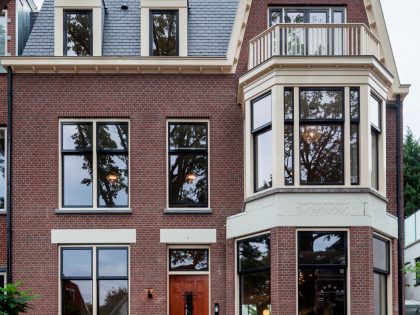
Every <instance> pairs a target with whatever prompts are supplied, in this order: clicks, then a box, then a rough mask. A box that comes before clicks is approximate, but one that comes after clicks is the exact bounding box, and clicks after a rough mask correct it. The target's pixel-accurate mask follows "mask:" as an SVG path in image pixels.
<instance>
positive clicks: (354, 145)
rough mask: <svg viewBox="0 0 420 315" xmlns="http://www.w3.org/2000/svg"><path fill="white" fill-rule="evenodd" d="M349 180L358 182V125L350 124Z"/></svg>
mask: <svg viewBox="0 0 420 315" xmlns="http://www.w3.org/2000/svg"><path fill="white" fill-rule="evenodd" d="M350 181H351V183H352V184H358V183H359V125H356V124H351V125H350Z"/></svg>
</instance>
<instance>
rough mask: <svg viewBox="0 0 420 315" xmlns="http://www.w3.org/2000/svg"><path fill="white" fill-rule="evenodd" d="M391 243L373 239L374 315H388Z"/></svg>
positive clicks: (377, 237)
mask: <svg viewBox="0 0 420 315" xmlns="http://www.w3.org/2000/svg"><path fill="white" fill-rule="evenodd" d="M389 257H390V255H389V241H387V240H385V239H383V238H381V237H379V236H376V235H375V236H374V237H373V295H374V315H387V314H388V307H387V294H388V293H387V291H388V290H387V286H388V285H387V283H388V275H389V273H390V259H389Z"/></svg>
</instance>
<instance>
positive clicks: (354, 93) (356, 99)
mask: <svg viewBox="0 0 420 315" xmlns="http://www.w3.org/2000/svg"><path fill="white" fill-rule="evenodd" d="M359 104H360V93H359V89H350V118H351V119H352V120H358V119H359V106H360V105H359Z"/></svg>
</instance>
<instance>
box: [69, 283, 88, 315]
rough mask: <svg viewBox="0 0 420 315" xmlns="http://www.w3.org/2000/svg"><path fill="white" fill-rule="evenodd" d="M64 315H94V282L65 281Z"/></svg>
mask: <svg viewBox="0 0 420 315" xmlns="http://www.w3.org/2000/svg"><path fill="white" fill-rule="evenodd" d="M62 303H63V315H74V314H77V315H92V314H93V299H92V280H64V281H63V301H62Z"/></svg>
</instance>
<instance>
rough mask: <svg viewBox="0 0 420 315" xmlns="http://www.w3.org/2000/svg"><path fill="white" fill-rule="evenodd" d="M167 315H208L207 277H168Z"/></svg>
mask: <svg viewBox="0 0 420 315" xmlns="http://www.w3.org/2000/svg"><path fill="white" fill-rule="evenodd" d="M169 315H209V276H208V275H191V276H190V275H181V276H169Z"/></svg>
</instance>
